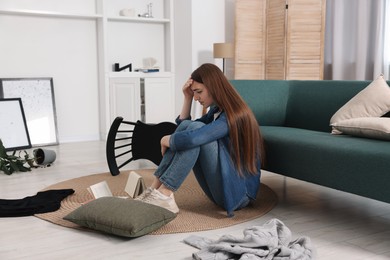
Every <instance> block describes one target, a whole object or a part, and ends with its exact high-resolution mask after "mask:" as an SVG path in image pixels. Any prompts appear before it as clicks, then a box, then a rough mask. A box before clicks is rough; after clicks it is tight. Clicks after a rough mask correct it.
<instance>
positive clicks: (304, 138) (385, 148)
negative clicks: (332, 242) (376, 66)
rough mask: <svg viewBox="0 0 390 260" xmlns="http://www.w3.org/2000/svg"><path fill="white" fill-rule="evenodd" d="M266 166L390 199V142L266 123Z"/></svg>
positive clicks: (294, 175) (347, 189)
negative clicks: (389, 184) (267, 124)
mask: <svg viewBox="0 0 390 260" xmlns="http://www.w3.org/2000/svg"><path fill="white" fill-rule="evenodd" d="M262 135H263V137H264V141H265V145H266V158H267V160H266V165H265V169H266V170H269V171H271V172H275V173H280V174H283V175H284V176H289V177H293V178H297V179H301V180H305V181H308V182H312V183H316V184H320V185H323V186H327V187H331V188H335V189H340V190H344V191H347V192H351V193H355V194H359V195H361V196H366V197H369V198H374V199H378V200H382V201H386V202H390V189H389V188H388V183H390V174H389V158H390V142H384V141H381V140H375V139H367V138H358V137H353V136H350V135H332V134H330V133H329V132H328V133H326V132H319V131H311V130H305V129H299V128H290V127H275V126H263V127H262Z"/></svg>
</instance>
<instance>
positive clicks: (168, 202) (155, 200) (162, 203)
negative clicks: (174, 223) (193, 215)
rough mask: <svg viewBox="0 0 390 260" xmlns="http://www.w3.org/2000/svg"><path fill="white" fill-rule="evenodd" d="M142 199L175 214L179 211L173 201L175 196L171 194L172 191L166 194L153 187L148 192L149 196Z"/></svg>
mask: <svg viewBox="0 0 390 260" xmlns="http://www.w3.org/2000/svg"><path fill="white" fill-rule="evenodd" d="M142 201H143V202H146V203H149V204H153V205H156V206H159V207H162V208H165V209H167V210H170V211H172V212H173V213H175V214H177V213H179V207H178V206H177V204H176V202H175V197H174V196H173V193H172V194H171V196H166V195H164V194H162V193H161V192H159V191H158V190H156V189H155V190H153V191H152V192H151V193H150V195H149V196H147V197H145V199H143V200H142Z"/></svg>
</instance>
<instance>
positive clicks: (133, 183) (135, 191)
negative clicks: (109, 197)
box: [125, 171, 146, 199]
mask: <svg viewBox="0 0 390 260" xmlns="http://www.w3.org/2000/svg"><path fill="white" fill-rule="evenodd" d="M144 190H146V185H145V181H144V179H143V178H142V177H141V176H140V175H139V174H138V173H136V172H135V171H131V172H130V175H129V178H128V179H127V184H126V187H125V191H126V192H127V194H129V195H130V197H132V198H133V199H134V198H136V197H137V196H138V195H140V194H141V193H142V192H143V191H144Z"/></svg>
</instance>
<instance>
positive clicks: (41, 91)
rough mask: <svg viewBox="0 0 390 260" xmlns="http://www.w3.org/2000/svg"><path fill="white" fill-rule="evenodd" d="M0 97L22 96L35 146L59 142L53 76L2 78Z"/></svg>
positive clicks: (30, 134)
mask: <svg viewBox="0 0 390 260" xmlns="http://www.w3.org/2000/svg"><path fill="white" fill-rule="evenodd" d="M0 98H21V100H22V104H23V109H24V113H25V117H26V122H27V129H28V132H29V136H30V139H31V145H32V146H33V147H34V146H41V145H54V144H58V139H57V116H56V107H55V100H54V87H53V78H3V79H0ZM19 131H20V130H19Z"/></svg>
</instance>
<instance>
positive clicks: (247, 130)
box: [191, 63, 264, 174]
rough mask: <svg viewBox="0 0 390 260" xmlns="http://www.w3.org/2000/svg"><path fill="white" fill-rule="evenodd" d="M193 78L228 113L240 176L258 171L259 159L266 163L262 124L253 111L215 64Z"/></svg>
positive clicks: (208, 65)
mask: <svg viewBox="0 0 390 260" xmlns="http://www.w3.org/2000/svg"><path fill="white" fill-rule="evenodd" d="M191 78H192V79H193V80H194V81H196V82H199V83H201V84H204V85H205V87H206V88H207V90H208V91H209V94H210V95H211V96H212V97H213V99H214V103H215V105H217V106H218V107H219V108H220V109H221V110H223V111H224V112H225V114H226V117H227V121H228V125H229V137H230V143H231V147H230V154H231V157H232V160H233V162H234V164H235V165H236V167H237V168H238V171H239V173H240V174H241V173H242V170H246V171H248V172H249V173H251V174H256V173H257V172H258V164H257V163H258V159H261V162H262V163H263V159H264V146H263V139H262V137H261V133H260V129H259V124H258V122H257V121H256V118H255V116H254V115H253V112H252V110H251V109H250V108H249V107H248V105H247V104H246V103H245V101H244V100H243V99H242V98H241V96H240V95H239V94H238V92H237V91H236V90H235V88H234V87H233V86H232V85H231V84H230V82H229V81H228V79H227V78H226V77H225V75H224V74H223V73H222V71H221V70H220V69H219V68H218V67H217V66H216V65H214V64H210V63H206V64H203V65H201V66H200V67H199V68H197V69H196V70H195V71H194V72H193V73H192V75H191Z"/></svg>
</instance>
